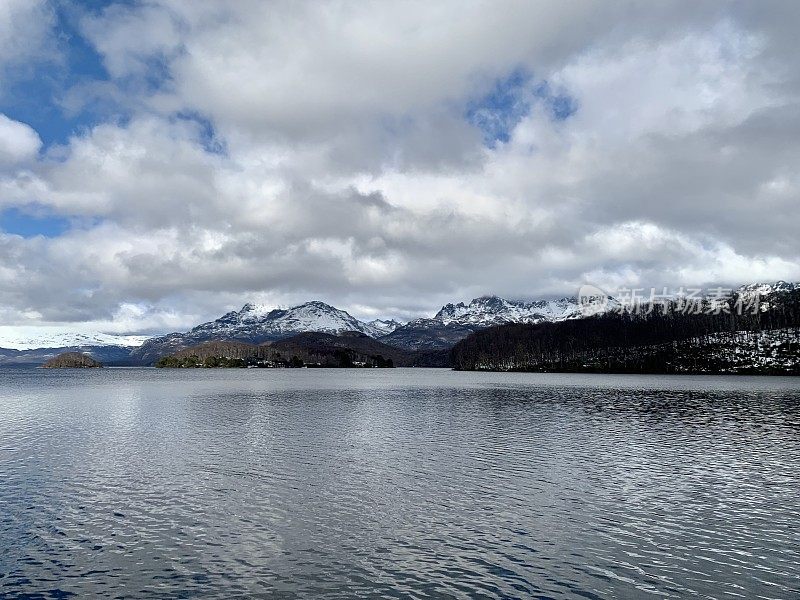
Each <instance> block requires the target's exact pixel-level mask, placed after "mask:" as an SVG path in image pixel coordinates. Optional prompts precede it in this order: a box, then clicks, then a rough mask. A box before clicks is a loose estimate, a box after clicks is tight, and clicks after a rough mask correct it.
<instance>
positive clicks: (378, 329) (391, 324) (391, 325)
mask: <svg viewBox="0 0 800 600" xmlns="http://www.w3.org/2000/svg"><path fill="white" fill-rule="evenodd" d="M402 326H403V324H402V323H401V322H400V321H395V320H394V319H375V320H373V321H370V322H369V323H367V327H369V328H370V330H372V332H373V333H372V334H370V335H372V337H381V336H382V335H388V334H390V333H392V332H393V331H394V330H395V329H397V328H398V327H402Z"/></svg>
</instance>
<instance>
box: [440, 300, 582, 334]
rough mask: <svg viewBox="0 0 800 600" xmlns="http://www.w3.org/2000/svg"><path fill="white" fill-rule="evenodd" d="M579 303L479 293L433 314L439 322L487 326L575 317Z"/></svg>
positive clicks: (443, 323) (445, 306)
mask: <svg viewBox="0 0 800 600" xmlns="http://www.w3.org/2000/svg"><path fill="white" fill-rule="evenodd" d="M578 316H580V305H579V304H578V301H577V300H576V299H575V298H561V299H558V300H534V301H531V302H523V301H516V300H506V299H504V298H500V297H498V296H481V297H479V298H474V299H473V300H471V301H470V302H469V304H464V303H463V302H459V303H458V304H452V303H450V304H445V305H444V306H443V307H442V308H441V310H439V312H438V313H436V315H435V316H434V317H433V320H434V321H438V322H440V323H441V324H442V325H450V324H456V325H471V326H479V327H489V326H491V325H499V324H502V323H538V322H540V321H554V320H564V319H570V318H576V317H578Z"/></svg>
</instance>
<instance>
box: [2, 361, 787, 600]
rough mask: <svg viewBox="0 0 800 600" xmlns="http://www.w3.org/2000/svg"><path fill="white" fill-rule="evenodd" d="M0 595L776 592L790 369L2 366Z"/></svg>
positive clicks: (783, 528) (783, 579)
mask: <svg viewBox="0 0 800 600" xmlns="http://www.w3.org/2000/svg"><path fill="white" fill-rule="evenodd" d="M0 416H2V418H0V482H2V487H0V547H2V548H3V550H4V551H3V553H2V554H0V596H2V595H9V596H21V595H25V594H31V595H34V596H35V595H44V596H48V595H54V596H66V595H70V594H75V595H78V596H126V597H130V596H136V597H165V596H166V597H191V596H193V595H197V594H199V593H203V594H204V595H209V596H210V595H217V596H219V597H231V596H234V595H237V594H238V595H247V596H258V595H262V596H269V597H273V596H280V597H285V598H294V597H319V596H325V595H328V596H336V597H343V596H352V595H358V594H360V595H362V596H385V597H404V598H408V597H437V598H447V597H464V596H469V597H491V598H499V597H528V596H541V597H553V598H558V597H582V598H609V597H626V598H635V597H647V596H650V595H652V596H653V597H689V596H699V597H705V598H737V597H739V598H756V597H760V598H788V597H792V596H794V595H796V594H797V590H798V587H799V586H800V544H798V529H797V524H798V522H800V493H798V490H800V381H797V380H796V379H791V378H782V379H778V378H735V377H728V378H713V377H706V378H704V377H688V378H686V377H641V376H638V377H626V376H590V375H580V376H574V375H573V376H568V375H534V374H476V373H453V372H449V371H441V370H422V369H416V370H415V369H396V370H381V371H366V370H361V371H319V370H292V371H262V370H258V371H154V370H103V371H95V372H89V373H81V372H78V373H76V372H44V371H41V370H19V369H13V370H12V369H8V370H3V371H0Z"/></svg>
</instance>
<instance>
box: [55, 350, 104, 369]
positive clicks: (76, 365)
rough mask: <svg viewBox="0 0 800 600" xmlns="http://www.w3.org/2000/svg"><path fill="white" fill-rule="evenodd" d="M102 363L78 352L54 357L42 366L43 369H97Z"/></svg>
mask: <svg viewBox="0 0 800 600" xmlns="http://www.w3.org/2000/svg"><path fill="white" fill-rule="evenodd" d="M102 366H103V363H101V362H99V361H96V360H95V359H93V358H92V357H91V356H89V355H88V354H81V353H80V352H64V353H63V354H59V355H58V356H54V357H53V358H51V359H50V360H48V361H47V362H46V363H44V364H43V365H42V368H43V369H97V368H100V367H102Z"/></svg>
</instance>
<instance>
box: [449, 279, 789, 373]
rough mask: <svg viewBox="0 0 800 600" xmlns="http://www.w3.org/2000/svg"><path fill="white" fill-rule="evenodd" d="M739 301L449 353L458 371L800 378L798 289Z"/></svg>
mask: <svg viewBox="0 0 800 600" xmlns="http://www.w3.org/2000/svg"><path fill="white" fill-rule="evenodd" d="M737 300H739V299H737V298H732V299H731V301H730V303H729V304H725V305H722V306H719V307H709V306H704V307H702V312H701V313H700V314H686V313H684V312H679V311H676V310H674V307H663V306H654V307H650V309H649V310H648V311H645V312H644V313H632V312H625V313H621V314H620V313H610V314H606V315H602V316H596V317H591V318H586V319H580V320H574V321H564V322H560V323H540V324H536V325H525V324H509V325H503V326H500V327H494V328H491V329H487V330H484V331H480V332H477V333H475V334H472V335H471V336H470V337H468V338H467V339H465V340H463V341H462V342H460V343H459V344H457V345H456V346H455V347H454V349H453V351H452V354H451V360H452V362H453V366H454V367H455V368H456V369H459V370H501V371H510V370H520V371H567V372H570V371H587V372H625V373H774V374H798V373H800V290H789V291H785V292H780V293H776V294H772V295H770V296H769V297H768V298H765V299H764V300H763V301H761V302H760V304H759V305H758V308H757V310H756V311H755V312H750V311H740V310H739V308H740V307H738V306H736V304H735V303H736V302H737Z"/></svg>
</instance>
